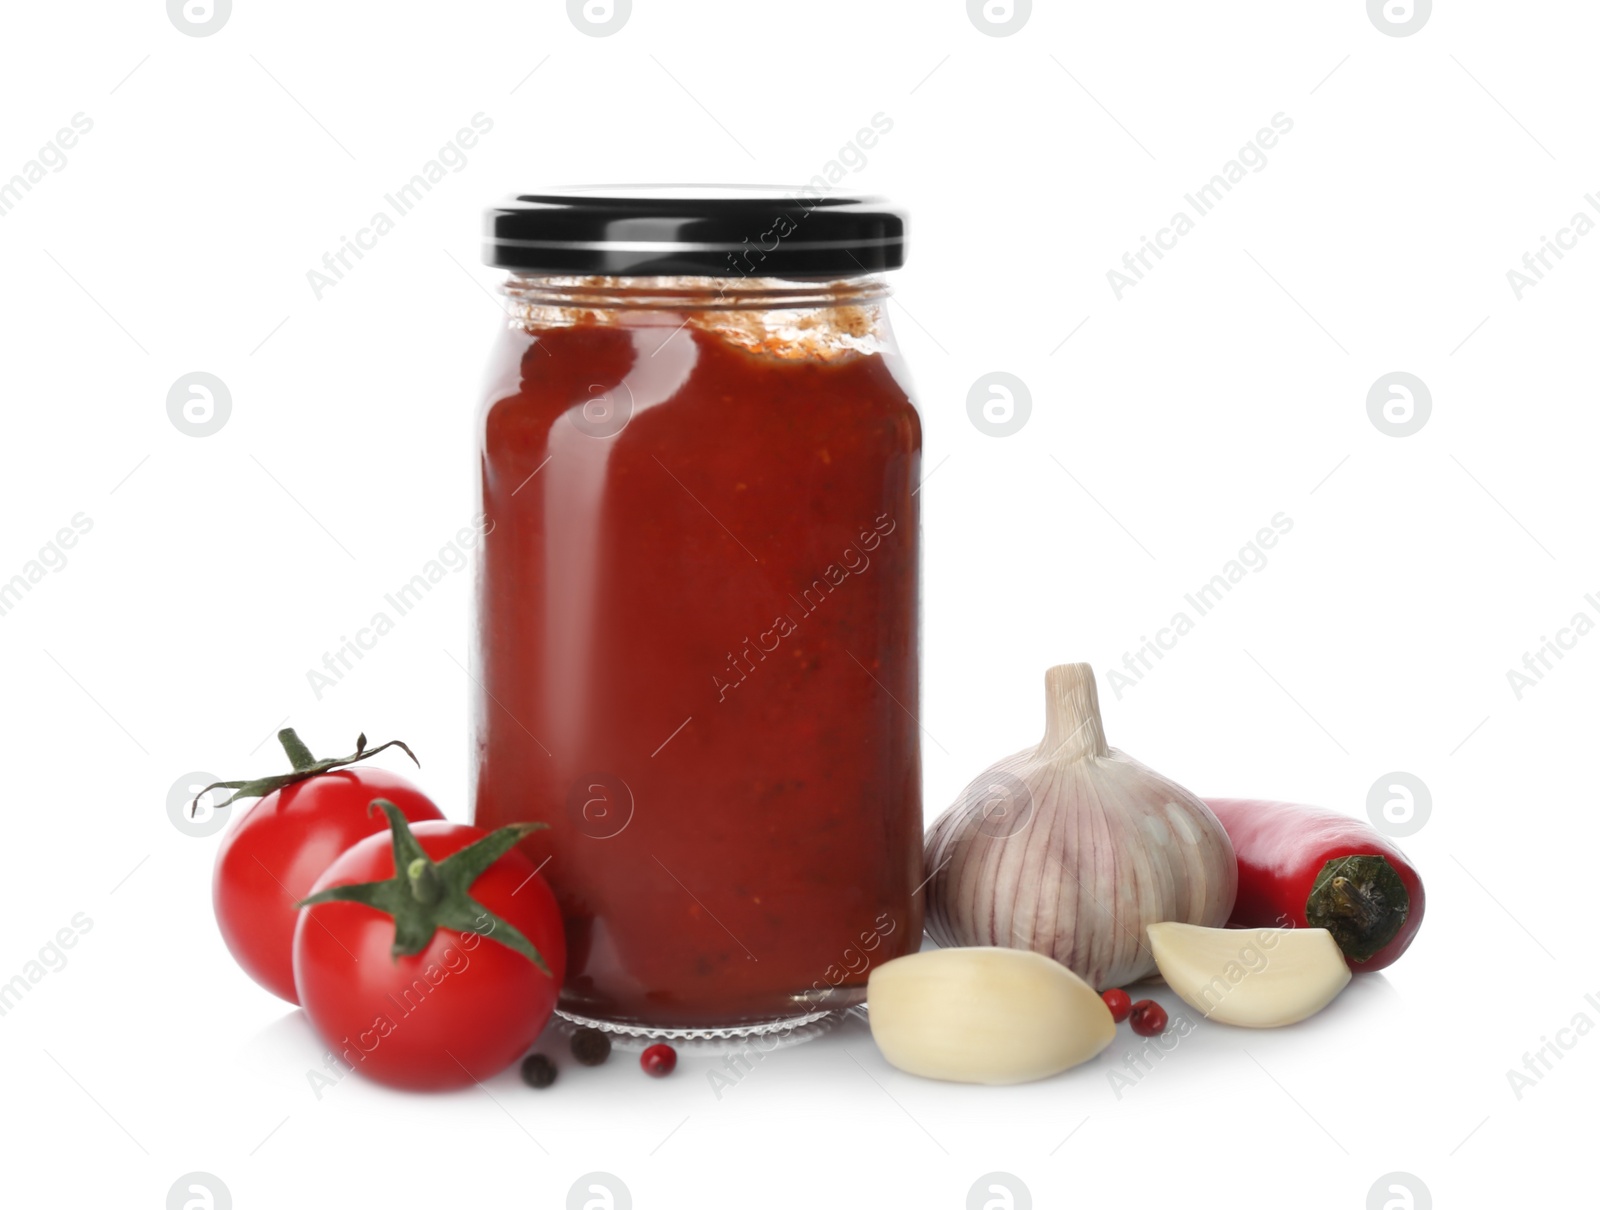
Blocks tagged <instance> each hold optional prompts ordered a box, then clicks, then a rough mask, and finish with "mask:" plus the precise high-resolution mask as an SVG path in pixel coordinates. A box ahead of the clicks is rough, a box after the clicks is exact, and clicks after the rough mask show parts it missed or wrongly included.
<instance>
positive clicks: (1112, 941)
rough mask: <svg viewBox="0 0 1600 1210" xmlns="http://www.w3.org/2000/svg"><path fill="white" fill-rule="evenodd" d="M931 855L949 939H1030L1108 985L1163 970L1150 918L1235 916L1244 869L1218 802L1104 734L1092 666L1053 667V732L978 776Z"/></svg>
mask: <svg viewBox="0 0 1600 1210" xmlns="http://www.w3.org/2000/svg"><path fill="white" fill-rule="evenodd" d="M924 860H925V862H926V865H925V868H926V869H927V870H929V871H932V876H931V877H930V879H929V882H928V886H927V896H928V898H927V928H928V932H929V934H930V935H931V936H932V937H933V939H934V940H935V941H937V942H938V943H939V944H940V945H941V946H985V945H987V946H1005V947H1009V948H1012V949H1025V950H1032V951H1035V952H1037V953H1041V954H1045V955H1047V956H1049V957H1051V958H1054V959H1055V960H1056V961H1057V962H1060V963H1061V964H1062V965H1064V966H1066V967H1067V968H1068V969H1069V970H1071V971H1073V972H1074V973H1075V974H1077V975H1078V976H1079V977H1081V978H1082V979H1084V980H1085V981H1086V982H1087V983H1088V984H1090V985H1091V986H1092V987H1095V988H1099V989H1105V988H1109V987H1119V986H1122V985H1123V984H1126V983H1131V982H1133V981H1135V980H1137V979H1142V978H1144V977H1145V976H1147V975H1150V974H1152V973H1154V971H1155V969H1156V964H1155V959H1154V958H1153V957H1152V956H1151V953H1150V948H1149V945H1148V943H1147V940H1146V937H1145V928H1146V926H1147V925H1150V924H1155V923H1158V922H1162V921H1179V922H1182V923H1187V924H1199V925H1206V926H1212V927H1219V926H1221V925H1223V924H1225V923H1226V922H1227V919H1228V915H1229V913H1230V912H1231V911H1232V909H1233V901H1234V896H1235V894H1236V893H1237V891H1238V879H1239V874H1238V865H1237V862H1236V861H1235V859H1234V855H1233V846H1232V845H1231V844H1230V843H1229V841H1228V836H1227V833H1226V832H1224V831H1223V829H1222V825H1221V824H1220V823H1218V822H1217V818H1216V816H1214V815H1213V814H1212V813H1211V811H1210V809H1209V808H1207V807H1206V805H1205V804H1204V803H1203V802H1201V801H1200V799H1199V798H1197V797H1196V796H1195V795H1193V794H1191V793H1190V792H1189V791H1188V790H1185V789H1184V788H1183V787H1182V786H1179V785H1178V784H1177V783H1175V782H1173V781H1170V780H1169V779H1167V778H1165V777H1162V776H1161V775H1160V774H1159V773H1156V772H1155V771H1154V770H1151V769H1149V768H1147V767H1145V766H1144V765H1142V764H1140V763H1139V762H1138V761H1136V760H1134V759H1133V758H1131V757H1129V756H1127V755H1126V754H1124V753H1122V752H1119V751H1118V750H1117V749H1115V748H1112V747H1110V746H1109V745H1108V744H1107V743H1106V737H1105V729H1104V726H1103V724H1102V722H1101V718H1100V702H1099V694H1098V692H1097V691H1096V688H1095V680H1094V671H1093V669H1091V668H1090V667H1089V665H1087V664H1062V665H1059V666H1057V667H1055V668H1051V669H1050V670H1049V671H1048V672H1047V673H1046V674H1045V734H1044V739H1043V740H1042V741H1041V742H1040V743H1039V744H1038V745H1037V746H1036V747H1033V748H1028V749H1024V750H1023V751H1021V752H1018V753H1015V754H1013V755H1012V756H1009V757H1007V758H1006V759H1004V760H1002V761H1000V762H999V763H997V764H995V765H994V766H993V767H991V768H990V769H989V770H987V771H986V772H985V773H983V774H981V775H980V776H979V777H977V778H976V779H974V780H973V781H972V783H971V784H969V785H968V786H967V788H966V789H965V790H964V791H963V792H962V794H961V796H960V797H959V798H958V799H957V800H956V802H955V803H954V804H953V805H952V806H951V807H950V808H949V809H948V810H947V811H945V813H944V814H943V815H941V816H940V817H939V818H938V819H937V820H936V821H935V822H934V824H933V826H932V828H930V829H929V831H928V835H927V839H926V843H925V848H924Z"/></svg>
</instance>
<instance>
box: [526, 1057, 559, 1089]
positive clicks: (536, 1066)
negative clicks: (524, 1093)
mask: <svg viewBox="0 0 1600 1210" xmlns="http://www.w3.org/2000/svg"><path fill="white" fill-rule="evenodd" d="M522 1082H523V1083H524V1084H526V1085H528V1087H530V1088H549V1087H550V1085H552V1084H554V1083H555V1082H556V1065H555V1064H554V1063H552V1062H551V1061H550V1060H549V1059H547V1058H545V1057H544V1056H543V1055H529V1056H528V1057H527V1058H526V1059H524V1060H522Z"/></svg>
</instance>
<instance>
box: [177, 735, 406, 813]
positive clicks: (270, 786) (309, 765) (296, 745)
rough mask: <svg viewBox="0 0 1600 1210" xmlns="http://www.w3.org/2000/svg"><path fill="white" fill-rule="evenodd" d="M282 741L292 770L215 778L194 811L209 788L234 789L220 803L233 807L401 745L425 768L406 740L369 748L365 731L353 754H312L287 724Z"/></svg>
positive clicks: (197, 797)
mask: <svg viewBox="0 0 1600 1210" xmlns="http://www.w3.org/2000/svg"><path fill="white" fill-rule="evenodd" d="M278 742H279V743H280V744H282V745H283V752H284V755H285V756H287V757H288V758H289V763H290V764H291V765H292V766H294V767H293V768H292V769H291V770H290V771H289V772H288V773H275V774H273V775H272V776H271V777H257V778H253V779H251V780H249V781H214V782H212V783H211V784H210V785H209V786H207V787H206V788H205V789H204V790H201V791H200V794H196V795H195V796H194V801H193V802H191V803H190V804H189V810H190V813H191V814H192V813H193V812H194V811H195V809H196V808H197V807H198V806H199V805H200V795H201V794H204V793H206V791H208V790H232V791H233V796H232V797H231V798H229V799H228V801H227V802H223V803H218V804H217V807H218V809H221V808H222V807H226V806H230V805H232V804H233V803H235V802H237V801H238V800H239V799H241V798H265V797H266V796H267V795H268V794H271V793H273V792H274V791H276V790H281V789H283V788H284V787H285V786H292V785H294V783H295V782H297V781H305V780H306V779H307V778H309V777H316V776H317V775H318V774H319V773H328V772H331V771H332V770H334V769H342V768H344V766H346V765H353V764H355V763H356V762H357V761H363V760H366V759H367V757H369V756H376V755H377V754H378V753H380V752H382V751H383V750H384V749H385V748H399V749H400V751H402V752H404V753H405V754H406V755H407V756H409V757H410V758H411V763H412V764H414V765H416V766H417V768H419V769H420V768H422V762H421V761H420V760H418V759H417V754H416V753H415V752H413V751H412V750H411V749H410V748H408V747H407V746H406V745H405V744H404V743H403V742H401V741H400V740H397V739H392V740H390V741H389V742H388V743H386V744H379V745H378V746H377V747H376V748H369V747H367V736H366V733H365V732H362V733H361V734H360V735H358V736H356V750H355V751H354V752H352V753H351V754H350V755H349V756H337V757H330V758H328V759H327V760H318V759H317V758H316V757H314V756H312V755H311V749H310V748H307V747H306V746H305V743H304V742H303V741H302V740H301V738H300V737H299V736H298V735H296V734H295V733H294V728H293V727H285V728H284V729H283V730H282V731H280V732H278Z"/></svg>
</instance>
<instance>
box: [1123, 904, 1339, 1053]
mask: <svg viewBox="0 0 1600 1210" xmlns="http://www.w3.org/2000/svg"><path fill="white" fill-rule="evenodd" d="M1145 931H1146V933H1147V934H1148V936H1149V938H1150V952H1151V953H1153V954H1154V955H1155V959H1156V967H1157V968H1158V969H1159V970H1160V971H1161V977H1162V978H1163V979H1165V980H1166V981H1167V985H1168V986H1169V987H1171V988H1172V990H1173V991H1175V992H1177V993H1178V995H1180V996H1182V997H1183V1000H1184V1003H1186V1004H1188V1005H1189V1006H1190V1007H1191V1008H1193V1009H1195V1010H1197V1011H1198V1012H1201V1013H1204V1014H1205V1015H1206V1016H1207V1017H1208V1018H1209V1019H1210V1020H1212V1021H1221V1022H1222V1023H1223V1024H1225V1025H1244V1026H1249V1027H1251V1028H1254V1029H1264V1028H1270V1027H1272V1026H1276V1025H1293V1024H1294V1023H1295V1022H1296V1021H1304V1020H1305V1019H1306V1018H1307V1017H1309V1016H1311V1015H1312V1014H1314V1013H1318V1012H1321V1011H1322V1010H1323V1009H1324V1008H1326V1007H1327V1006H1328V1005H1329V1004H1330V1003H1331V1002H1332V1000H1333V998H1334V997H1335V996H1337V995H1338V994H1339V993H1340V992H1341V991H1343V990H1344V985H1345V984H1346V983H1349V982H1350V967H1349V965H1348V964H1347V963H1346V962H1345V960H1344V954H1343V952H1342V951H1341V950H1340V949H1339V943H1338V942H1336V941H1335V940H1334V939H1333V934H1332V933H1330V932H1329V931H1328V930H1327V929H1212V928H1200V927H1199V926H1197V925H1193V924H1176V923H1170V922H1169V923H1165V924H1152V925H1151V926H1150V927H1149V928H1148V929H1146V930H1145Z"/></svg>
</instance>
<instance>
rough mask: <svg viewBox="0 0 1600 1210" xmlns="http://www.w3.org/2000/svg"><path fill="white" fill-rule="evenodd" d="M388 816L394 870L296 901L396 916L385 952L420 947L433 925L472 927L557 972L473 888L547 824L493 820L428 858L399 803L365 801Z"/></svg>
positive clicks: (406, 952) (430, 936)
mask: <svg viewBox="0 0 1600 1210" xmlns="http://www.w3.org/2000/svg"><path fill="white" fill-rule="evenodd" d="M374 809H377V810H380V811H382V812H383V813H384V814H385V815H387V816H388V817H389V829H390V832H391V835H392V838H393V844H394V869H395V873H394V877H392V878H387V879H385V880H383V881H382V882H359V883H354V884H351V885H349V886H335V887H329V888H328V889H327V890H325V891H319V892H317V893H316V894H315V895H312V896H310V897H308V898H306V899H302V900H301V901H300V904H299V906H300V907H302V908H306V907H311V906H313V905H315V904H318V903H334V902H341V903H362V904H365V905H366V906H367V907H370V908H375V909H377V910H378V911H380V912H382V913H384V914H385V915H386V916H391V917H393V918H394V944H393V945H392V946H390V948H389V954H390V956H391V957H393V958H395V959H396V960H398V959H399V958H401V957H403V956H409V955H412V954H420V953H421V952H422V951H423V950H424V949H426V948H427V947H428V943H429V942H430V941H432V940H433V935H434V933H435V932H437V931H438V930H439V929H442V928H446V929H454V930H455V931H456V932H459V933H477V934H478V935H479V936H481V937H488V938H489V939H490V940H493V941H498V942H499V943H500V944H501V945H503V946H505V947H506V948H507V949H509V950H514V951H515V952H517V953H519V954H521V955H522V956H523V957H524V958H526V959H527V960H528V961H529V962H532V963H533V964H534V965H535V966H537V967H538V968H539V969H540V970H541V971H543V972H544V973H545V975H547V976H549V977H550V978H552V979H553V978H555V976H554V974H552V973H551V970H550V967H549V964H548V963H546V962H545V960H544V956H543V955H542V954H540V953H539V951H538V950H537V949H536V948H534V945H533V943H532V942H531V941H529V940H528V939H527V938H526V937H524V936H523V935H522V934H521V933H520V932H518V931H517V929H516V927H515V926H514V925H512V924H511V923H510V922H509V921H507V920H505V919H503V918H502V917H500V916H497V915H495V914H494V913H493V912H491V911H490V910H489V909H488V908H486V907H484V906H483V904H481V903H479V902H478V901H477V900H476V899H474V898H473V897H472V895H471V890H472V884H473V883H474V882H476V881H477V880H478V876H479V875H480V874H482V873H483V872H484V871H485V870H487V869H488V868H489V867H490V866H492V865H493V864H494V863H495V862H497V861H499V860H500V858H501V857H503V856H505V854H506V853H508V852H510V850H511V849H513V848H514V847H515V846H516V844H517V842H518V841H520V840H521V839H522V838H523V837H524V836H526V835H528V833H530V832H537V831H538V830H539V829H540V828H544V827H547V826H548V825H547V824H542V823H518V824H511V825H510V826H508V827H504V828H497V829H496V830H495V831H493V832H490V833H489V834H488V835H487V836H485V837H483V838H482V839H481V840H475V841H473V842H472V843H471V844H470V845H468V846H467V847H466V848H464V849H460V850H458V851H457V852H454V853H452V854H450V856H448V857H446V858H445V859H444V860H443V861H434V860H433V858H431V857H429V856H428V855H427V854H426V853H425V852H423V850H422V846H421V845H420V844H418V843H417V838H416V837H415V836H413V835H412V834H411V826H410V825H409V824H408V823H407V822H406V817H405V816H404V815H402V814H401V813H400V808H399V807H397V806H395V805H394V804H393V803H392V802H390V801H388V800H387V799H384V798H375V799H373V800H372V803H371V804H370V805H369V806H368V807H367V813H368V814H371V813H372V811H373V810H374Z"/></svg>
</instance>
